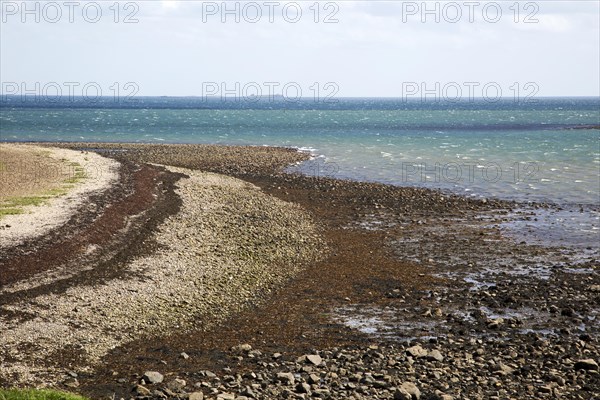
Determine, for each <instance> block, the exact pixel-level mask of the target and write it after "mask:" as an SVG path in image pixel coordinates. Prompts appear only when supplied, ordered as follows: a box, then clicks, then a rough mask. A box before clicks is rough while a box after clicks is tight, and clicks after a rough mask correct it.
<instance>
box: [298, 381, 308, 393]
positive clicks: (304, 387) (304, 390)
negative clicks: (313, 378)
mask: <svg viewBox="0 0 600 400" xmlns="http://www.w3.org/2000/svg"><path fill="white" fill-rule="evenodd" d="M296 392H298V393H308V392H310V385H309V384H308V383H304V382H303V383H299V384H298V385H296Z"/></svg>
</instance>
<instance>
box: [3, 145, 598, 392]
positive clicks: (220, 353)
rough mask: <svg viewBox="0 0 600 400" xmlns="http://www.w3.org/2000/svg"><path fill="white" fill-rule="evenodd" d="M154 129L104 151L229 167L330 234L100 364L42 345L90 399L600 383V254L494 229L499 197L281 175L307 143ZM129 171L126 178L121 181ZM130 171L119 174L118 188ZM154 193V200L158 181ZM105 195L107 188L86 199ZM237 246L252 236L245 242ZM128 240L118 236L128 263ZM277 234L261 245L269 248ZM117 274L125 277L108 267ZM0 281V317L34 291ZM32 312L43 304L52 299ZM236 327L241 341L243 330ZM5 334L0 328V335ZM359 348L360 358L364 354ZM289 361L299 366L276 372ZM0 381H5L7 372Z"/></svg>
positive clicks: (146, 249)
mask: <svg viewBox="0 0 600 400" xmlns="http://www.w3.org/2000/svg"><path fill="white" fill-rule="evenodd" d="M71 145H72V146H80V145H81V144H80V143H77V144H71ZM155 146H157V147H152V146H147V145H139V144H136V145H130V146H124V145H122V144H112V145H105V146H103V148H108V149H109V150H110V149H112V150H114V149H119V148H123V147H131V148H137V149H138V150H139V149H142V150H144V151H134V152H118V151H117V152H115V151H112V152H110V151H108V152H106V153H103V154H105V155H110V156H111V157H114V158H116V159H117V160H119V161H120V162H122V163H125V164H128V165H130V168H131V170H132V171H133V170H135V169H136V168H139V167H140V166H142V165H146V166H147V167H146V168H157V167H152V165H153V164H163V165H173V164H178V166H179V167H187V168H191V169H195V170H202V171H210V172H212V173H220V174H224V175H229V176H230V177H231V178H228V179H233V178H235V179H238V180H240V179H241V180H242V181H245V182H247V183H246V184H245V185H253V187H255V188H257V189H256V190H258V191H259V193H260V196H262V197H261V198H263V199H265V201H268V203H264V204H263V205H262V206H260V207H258V210H265V209H267V210H268V209H270V207H271V206H266V205H265V204H275V203H272V202H273V201H275V200H276V201H277V202H280V201H281V202H283V203H281V204H290V205H293V207H294V209H297V210H301V212H302V213H303V215H308V216H310V219H311V220H312V221H313V223H314V224H315V229H316V232H317V233H318V235H317V236H318V237H320V240H322V241H323V242H324V243H325V244H326V245H327V248H328V251H327V252H318V253H320V257H319V258H318V259H315V260H314V261H310V262H308V263H306V264H305V265H303V266H302V267H301V268H300V269H299V270H298V271H297V272H296V273H294V274H293V276H289V275H286V274H284V275H285V276H286V278H284V279H282V280H281V281H279V283H277V284H276V285H274V286H272V287H269V291H266V292H263V294H262V295H261V297H260V301H258V302H250V303H247V304H244V306H243V307H242V308H240V309H238V310H236V311H234V312H232V313H230V314H228V316H227V318H226V319H224V320H222V322H220V323H218V324H216V325H215V327H213V328H207V329H191V330H190V331H188V330H181V329H179V328H178V327H175V326H174V324H171V325H169V324H167V325H166V326H163V327H162V328H161V329H159V331H158V332H155V333H154V334H152V335H149V336H143V337H136V335H133V336H132V337H131V338H130V339H129V340H126V341H125V342H124V343H122V344H120V345H119V346H117V347H116V348H114V349H113V350H111V351H110V352H109V353H108V354H107V355H106V356H104V357H102V359H101V363H100V366H99V367H98V368H91V367H90V366H89V365H86V363H85V358H81V356H82V354H81V352H80V349H79V350H78V349H77V348H71V349H69V350H68V351H63V352H61V354H60V355H59V354H58V353H57V354H55V356H53V357H51V358H50V359H48V360H47V362H48V363H49V364H48V367H49V366H50V365H54V367H55V368H57V369H56V370H55V374H56V375H57V376H58V377H60V376H62V377H63V378H62V380H60V379H59V381H58V382H57V383H55V385H56V386H57V387H59V388H71V390H76V391H80V392H82V393H85V394H88V395H90V396H92V397H93V398H105V397H106V396H111V395H113V394H116V395H117V396H122V397H126V398H127V397H131V396H134V397H140V398H148V397H150V398H154V397H156V398H158V397H161V396H166V397H185V396H188V397H189V396H190V394H191V393H194V392H196V393H198V392H203V395H204V397H205V398H210V399H213V398H217V396H218V395H219V394H223V396H221V398H229V397H227V396H229V394H232V395H234V397H233V398H235V396H242V395H243V396H246V397H251V396H248V388H250V389H251V390H250V391H251V392H254V395H255V397H258V398H280V397H281V396H282V395H284V394H285V395H287V396H291V397H292V398H294V397H296V398H303V396H304V397H306V395H308V393H310V394H311V395H318V396H320V397H325V398H345V397H348V396H349V395H352V396H354V398H381V399H384V398H403V397H400V396H405V393H403V392H406V389H409V388H411V389H412V386H415V387H416V388H418V389H419V390H420V392H421V393H423V395H424V396H428V397H429V398H435V397H432V396H437V398H444V399H447V398H462V397H485V398H491V397H494V396H496V397H498V398H506V397H510V396H513V397H517V398H520V399H521V398H522V399H529V398H532V399H533V398H539V397H540V396H547V395H563V396H567V397H569V398H589V396H593V395H599V394H598V393H597V390H595V389H594V388H597V387H600V384H599V383H600V379H599V377H598V373H597V371H598V369H597V367H594V366H593V363H588V364H585V365H586V367H585V368H583V367H581V365H582V364H577V363H578V362H580V361H581V360H587V359H592V360H595V361H594V363H596V364H597V362H598V361H600V359H599V349H598V339H599V338H600V336H599V331H600V326H599V322H600V305H599V304H598V300H597V295H596V294H595V293H597V292H596V291H595V290H596V289H594V288H596V287H597V288H598V289H600V279H599V276H598V271H599V268H600V267H599V264H598V260H597V259H594V258H590V259H587V260H584V261H583V263H582V264H574V263H572V262H571V261H570V260H569V255H568V254H564V253H563V252H561V251H560V249H552V248H550V249H548V248H543V247H540V246H532V245H527V244H523V243H517V242H513V241H511V240H510V239H507V238H505V237H503V235H502V234H501V232H500V231H499V230H498V229H496V228H494V227H493V225H494V224H497V223H499V222H501V221H502V220H503V219H504V218H505V215H506V213H508V212H509V209H510V207H508V205H507V204H506V203H504V202H498V201H495V200H491V201H487V202H482V201H477V200H473V199H468V198H464V197H460V196H448V195H446V194H442V193H440V192H438V191H433V190H428V189H419V188H410V187H392V186H389V185H383V184H377V183H369V182H352V181H340V180H335V179H329V178H317V177H306V176H299V175H288V174H285V173H282V172H281V168H283V167H284V166H285V165H287V164H289V160H295V159H298V158H300V157H304V155H302V154H298V153H297V152H295V153H294V152H291V151H290V150H289V149H287V150H286V149H273V148H270V150H265V149H264V148H263V149H261V148H252V149H250V148H239V147H219V146H209V145H200V146H194V145H188V146H175V145H173V146H162V145H155ZM67 147H68V145H67ZM148 149H150V150H152V151H148ZM228 150H233V152H229V151H228ZM223 153H225V154H223ZM136 165H137V167H136ZM157 173H160V172H159V171H157ZM163 173H164V172H163ZM202 174H206V172H202ZM134 182H135V179H133V180H132V181H131V182H130V183H129V184H128V185H125V186H126V187H130V188H132V187H134V186H135V184H134ZM148 182H150V181H148ZM172 185H177V183H176V182H175V181H172ZM152 186H153V187H154V188H155V189H154V190H156V188H159V187H161V186H162V185H161V184H158V183H155V184H153V185H150V186H148V189H147V190H150V188H151V187H152ZM126 187H124V188H123V189H125V191H127V190H131V189H126ZM174 188H175V186H169V185H167V186H162V189H161V190H158V191H155V193H157V194H160V193H163V194H164V195H165V196H172V194H173V193H175V189H174ZM253 190H254V189H253ZM150 191H151V192H152V190H150ZM116 198H119V196H115V199H113V200H112V201H111V202H114V201H115V200H116ZM179 198H180V197H179ZM156 201H158V202H159V203H160V202H161V201H162V200H161V197H160V195H159V198H158V200H156ZM171 201H176V198H175V197H172V200H171ZM111 202H109V203H111ZM188 203H189V202H188ZM197 203H200V204H205V203H206V202H197ZM213 203H214V200H212V201H209V202H208V203H207V204H213ZM277 204H279V203H277ZM108 209H110V207H109V204H107V205H106V208H103V209H101V210H99V213H100V214H102V213H104V212H105V211H104V210H108ZM232 211H233V210H232ZM137 213H139V211H138V212H135V211H134V215H137ZM165 213H167V215H165ZM180 213H181V211H180V210H173V209H171V210H170V211H168V209H163V211H160V212H158V213H157V215H156V217H157V218H158V219H157V220H155V222H153V223H151V224H150V225H148V222H147V221H146V222H145V221H143V220H141V221H139V223H138V224H137V225H135V224H134V226H131V229H130V230H129V231H128V232H129V233H125V234H132V235H133V234H136V232H138V233H140V232H145V233H143V234H142V236H141V237H140V241H141V242H142V243H143V242H144V241H145V240H146V239H144V238H149V237H151V236H152V235H154V234H155V233H156V232H159V233H158V234H159V235H160V232H161V231H162V228H161V227H164V226H166V225H165V221H167V222H166V223H168V221H169V220H171V219H172V218H176V216H177V215H180ZM141 215H144V214H141ZM161 215H162V216H161ZM230 215H231V216H235V215H237V218H241V219H238V220H236V222H235V223H232V224H230V225H231V227H232V229H233V228H235V227H236V226H240V224H241V223H242V222H243V221H244V220H245V219H246V218H248V215H252V214H247V213H245V214H244V215H243V216H240V215H239V214H238V213H237V212H232V213H231V214H230ZM149 218H150V220H152V218H151V217H149ZM161 221H162V222H161ZM152 224H154V225H152ZM76 225H77V224H74V226H76ZM228 226H229V225H228ZM267 226H270V224H267ZM260 232H262V233H260ZM260 232H258V231H257V235H258V236H256V240H258V242H257V243H262V239H261V238H265V237H267V236H265V235H267V232H268V229H267V230H263V231H260ZM178 240H182V239H178ZM236 243H237V244H236V245H238V246H239V245H240V243H239V241H238V242H236ZM281 243H282V245H285V243H291V242H289V239H286V240H284V241H283V242H281ZM309 247H310V248H315V250H316V249H317V247H315V246H313V245H310V246H309ZM241 248H245V249H248V248H250V247H248V246H245V245H244V244H243V243H242V244H241ZM132 250H134V249H127V248H124V249H121V250H120V251H121V252H122V254H123V257H124V258H122V259H123V260H124V261H125V262H128V261H127V260H128V256H127V254H128V253H132ZM31 251H32V252H33V253H34V254H35V253H36V252H38V251H39V249H36V248H35V246H34V247H32V248H31ZM161 251H164V246H153V245H150V246H141V247H140V248H139V249H138V252H137V253H136V252H135V251H134V252H133V254H135V255H134V259H136V258H138V257H140V256H142V257H144V256H146V257H149V258H150V259H152V258H156V256H157V255H158V254H161ZM272 251H274V250H268V251H267V253H266V254H265V255H263V256H261V257H260V258H261V259H265V257H267V259H268V254H271V252H272ZM213 252H214V249H213V250H211V254H214V253H213ZM13 257H14V255H13V256H11V257H9V258H2V254H1V253H0V262H3V263H7V262H8V263H10V262H11V260H14V258H13ZM96 257H98V258H104V259H105V261H106V262H110V260H111V259H114V258H115V253H114V252H112V253H111V252H108V251H105V250H102V249H101V251H100V252H99V253H97V254H95V255H94V256H93V257H91V259H90V260H88V262H89V263H90V264H88V267H87V268H89V269H88V270H86V271H87V272H86V271H83V272H82V274H83V275H81V276H82V277H84V276H86V274H87V276H88V277H91V276H93V275H94V274H98V277H100V276H102V275H103V274H104V273H105V272H103V270H104V268H106V267H105V266H103V264H95V261H94V259H95V258H96ZM294 257H295V256H294ZM294 257H292V259H293V258H294ZM71 262H73V260H71ZM61 263H62V262H61ZM61 263H59V264H61ZM76 263H77V262H76ZM104 265H106V263H105V264H104ZM540 265H541V266H544V267H547V268H545V269H543V270H542V269H540ZM54 268H60V265H55V266H53V267H52V268H51V270H52V269H54ZM85 268H86V267H84V268H83V269H85ZM49 272H52V271H49ZM279 273H281V271H279V272H278V274H279ZM94 279H95V280H96V281H94ZM118 279H123V277H119V276H118V275H116V276H113V277H109V278H108V280H109V281H113V282H118ZM82 282H85V279H84V280H83V281H81V280H80V281H79V282H78V281H77V279H72V280H71V281H67V282H64V285H63V287H64V289H61V291H59V292H58V294H56V295H54V296H51V297H50V298H48V299H49V300H48V301H50V303H49V304H58V303H56V302H60V301H64V299H63V300H61V298H62V297H61V296H62V295H61V294H60V293H65V292H66V291H68V290H74V289H76V288H77V287H78V285H80V284H81V283H82ZM93 282H97V283H93ZM98 282H101V280H98V278H92V280H91V281H89V283H88V285H89V284H90V283H91V284H92V287H99V286H101V283H98ZM51 286H52V285H51V284H49V287H51ZM73 288H74V289H73ZM1 289H2V290H1V291H0V307H2V311H3V313H4V312H5V311H6V310H7V309H12V312H13V314H12V315H10V314H9V315H6V314H5V316H4V317H3V319H0V323H1V322H2V321H3V320H6V318H7V317H8V320H9V321H10V320H13V321H16V320H18V318H24V319H25V320H26V319H27V318H30V317H29V316H27V315H22V316H21V317H18V315H17V314H15V312H16V311H17V310H16V309H15V307H14V305H15V304H20V303H16V301H17V297H20V298H19V300H18V301H19V302H23V301H24V302H27V301H28V296H29V297H30V298H31V299H35V298H37V296H40V295H41V294H42V292H43V290H40V289H39V288H35V287H27V286H26V285H25V286H24V287H23V288H21V289H22V290H21V291H16V292H15V293H14V294H11V293H9V292H6V290H5V287H4V286H3V287H2V288H1ZM17 293H18V294H19V296H17V295H16V294H17ZM132 293H133V292H132ZM184 293H185V292H184ZM188 293H189V290H188ZM7 305H12V306H11V307H8V308H7V307H6V306H7ZM49 310H52V307H50V309H49ZM171 310H177V308H171ZM173 312H175V311H173ZM35 313H36V312H34V315H35ZM44 313H46V314H45V315H46V316H47V317H46V318H51V315H52V311H44ZM37 315H40V314H39V312H38V314H37ZM592 317H593V319H590V318H592ZM582 325H583V329H584V330H583V331H582V330H580V328H579V327H581V326H582ZM123 333H125V332H123ZM582 343H584V344H585V345H582ZM242 344H248V345H249V347H250V348H251V350H248V346H243V348H242V347H238V346H239V345H242ZM415 345H419V346H420V347H421V350H419V349H417V348H413V347H414V346H415ZM558 347H560V348H562V349H563V351H559V350H556V349H557V348H558ZM33 348H34V349H35V346H34V347H33ZM232 348H233V349H232ZM6 349H7V347H6V346H2V343H0V352H2V351H6ZM257 350H258V352H257ZM28 351H31V350H23V353H22V354H21V355H22V357H24V358H25V359H27V357H28V354H29V356H32V353H28ZM33 351H34V352H35V351H36V350H33ZM37 351H39V350H37ZM182 353H185V354H186V356H187V357H183V356H182ZM276 353H280V355H279V356H277V357H276V356H275V355H276ZM438 353H439V354H438ZM513 353H515V354H514V355H513ZM4 354H6V353H4ZM16 354H17V355H19V354H20V351H17V353H16ZM306 354H313V355H314V354H319V357H321V358H322V360H326V362H325V363H321V362H319V363H309V364H306V361H305V360H301V359H298V357H300V356H303V355H306ZM13 356H14V355H13ZM440 356H441V357H440ZM5 360H6V359H5ZM360 360H368V361H364V362H366V364H364V363H363V364H362V366H361V363H360V362H359V361H360ZM377 360H380V361H377ZM367 365H368V368H367ZM528 365H530V366H535V367H529V368H526V366H528ZM67 366H68V367H67ZM309 367H310V368H309ZM588 367H589V368H588ZM223 368H226V370H224V369H223ZM206 370H210V371H212V372H211V374H207V373H206V372H203V371H206ZM342 370H344V371H345V372H343V371H342ZM145 371H159V372H160V373H161V374H162V375H164V376H165V377H166V378H165V382H164V383H148V382H146V383H144V382H145V381H144V378H143V377H142V375H143V374H144V372H145ZM71 372H72V373H74V374H75V375H76V376H75V377H74V376H73V374H71ZM289 373H291V374H292V375H294V380H295V383H292V384H290V380H289V379H288V378H289V376H288V375H285V376H288V378H284V375H280V374H289ZM252 374H254V375H252ZM311 374H317V375H316V376H317V377H318V378H317V379H315V378H314V377H312V376H311ZM213 375H216V377H218V378H219V379H220V380H216V378H215V377H213ZM258 376H260V378H258ZM386 376H387V378H386ZM230 377H233V379H231V378H230ZM177 380H180V381H181V380H183V381H184V382H183V385H182V384H181V382H179V383H178V384H177V383H173V382H176V381H177ZM484 382H485V383H484ZM0 384H1V385H3V386H4V385H7V384H10V380H8V381H7V380H6V377H2V378H0ZM140 385H141V386H140ZM303 385H306V386H303ZM411 385H412V386H411ZM132 390H133V392H132ZM307 392H308V393H307ZM161 393H162V394H161ZM228 393H229V394H228ZM244 393H245V394H244ZM225 394H227V396H225ZM395 396H397V397H395ZM443 396H446V397H443ZM413 398H414V397H413Z"/></svg>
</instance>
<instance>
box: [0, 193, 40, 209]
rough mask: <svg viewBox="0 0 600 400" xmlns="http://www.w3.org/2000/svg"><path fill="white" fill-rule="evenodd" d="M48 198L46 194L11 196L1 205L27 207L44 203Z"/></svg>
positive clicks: (3, 206)
mask: <svg viewBox="0 0 600 400" xmlns="http://www.w3.org/2000/svg"><path fill="white" fill-rule="evenodd" d="M47 199H48V198H47V197H46V196H24V197H9V198H8V199H6V200H4V203H3V204H2V205H0V207H2V208H5V207H8V208H15V207H27V206H39V205H40V204H44V202H46V200H47Z"/></svg>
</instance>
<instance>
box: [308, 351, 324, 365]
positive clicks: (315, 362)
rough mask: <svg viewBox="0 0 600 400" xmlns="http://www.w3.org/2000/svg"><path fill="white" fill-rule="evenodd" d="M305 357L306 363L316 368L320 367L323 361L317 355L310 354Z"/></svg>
mask: <svg viewBox="0 0 600 400" xmlns="http://www.w3.org/2000/svg"><path fill="white" fill-rule="evenodd" d="M305 357H306V360H307V361H308V362H310V363H311V364H313V365H316V366H319V365H321V363H322V362H323V359H322V358H321V356H320V355H318V354H310V355H307V356H305Z"/></svg>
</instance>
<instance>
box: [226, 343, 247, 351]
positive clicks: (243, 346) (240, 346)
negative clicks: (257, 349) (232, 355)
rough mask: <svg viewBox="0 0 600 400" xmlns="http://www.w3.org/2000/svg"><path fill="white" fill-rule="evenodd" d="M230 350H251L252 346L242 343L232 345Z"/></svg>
mask: <svg viewBox="0 0 600 400" xmlns="http://www.w3.org/2000/svg"><path fill="white" fill-rule="evenodd" d="M231 350H232V351H239V352H249V351H250V350H252V346H250V345H249V344H248V343H244V344H240V345H237V346H234V347H232V348H231Z"/></svg>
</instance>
